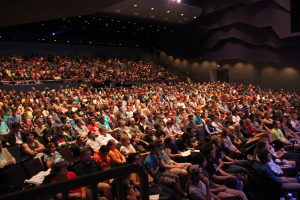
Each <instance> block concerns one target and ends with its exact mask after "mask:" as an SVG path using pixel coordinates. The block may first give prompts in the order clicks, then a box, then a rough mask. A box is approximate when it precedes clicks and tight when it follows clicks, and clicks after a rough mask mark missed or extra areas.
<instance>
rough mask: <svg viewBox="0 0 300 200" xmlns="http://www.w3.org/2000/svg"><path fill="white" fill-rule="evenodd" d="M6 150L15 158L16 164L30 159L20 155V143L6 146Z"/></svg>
mask: <svg viewBox="0 0 300 200" xmlns="http://www.w3.org/2000/svg"><path fill="white" fill-rule="evenodd" d="M7 150H8V151H9V153H10V154H11V155H12V156H13V157H14V158H15V159H16V164H18V163H21V162H24V161H26V160H29V159H30V158H29V157H28V156H24V155H22V153H21V147H20V145H14V146H12V147H8V148H7Z"/></svg>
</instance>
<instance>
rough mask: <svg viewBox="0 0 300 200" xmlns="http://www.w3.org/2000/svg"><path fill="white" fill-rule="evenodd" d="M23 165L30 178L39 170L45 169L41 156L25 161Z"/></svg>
mask: <svg viewBox="0 0 300 200" xmlns="http://www.w3.org/2000/svg"><path fill="white" fill-rule="evenodd" d="M23 166H24V169H25V172H26V174H27V177H28V178H31V177H33V176H34V175H36V174H38V173H39V172H41V171H43V170H45V169H44V166H43V164H42V161H41V160H40V159H39V158H35V159H32V160H29V161H26V162H24V163H23Z"/></svg>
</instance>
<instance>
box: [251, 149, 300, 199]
mask: <svg viewBox="0 0 300 200" xmlns="http://www.w3.org/2000/svg"><path fill="white" fill-rule="evenodd" d="M257 157H258V159H259V161H257V162H255V163H254V168H255V169H256V171H257V175H258V177H260V181H261V185H263V186H264V192H265V194H266V196H269V197H273V198H276V196H277V198H278V197H279V195H280V192H282V191H290V192H293V191H297V192H300V184H299V183H298V181H297V179H296V178H287V177H278V176H276V175H274V173H273V171H272V169H271V167H270V166H269V164H268V163H269V162H270V161H271V154H270V152H269V150H268V149H267V148H262V149H260V150H258V152H257Z"/></svg>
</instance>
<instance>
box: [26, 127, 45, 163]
mask: <svg viewBox="0 0 300 200" xmlns="http://www.w3.org/2000/svg"><path fill="white" fill-rule="evenodd" d="M24 135H25V137H26V141H25V142H24V143H23V144H22V146H21V148H22V151H23V153H24V154H26V155H28V156H29V157H31V158H34V157H40V156H42V155H43V152H44V151H45V147H44V145H43V144H41V143H40V142H39V141H38V140H36V139H35V138H34V134H33V133H32V132H31V131H26V132H24Z"/></svg>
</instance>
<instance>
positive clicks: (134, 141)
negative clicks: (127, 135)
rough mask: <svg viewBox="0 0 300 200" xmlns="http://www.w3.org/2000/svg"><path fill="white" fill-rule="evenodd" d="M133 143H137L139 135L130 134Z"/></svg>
mask: <svg viewBox="0 0 300 200" xmlns="http://www.w3.org/2000/svg"><path fill="white" fill-rule="evenodd" d="M131 139H132V142H133V143H139V141H140V137H139V135H137V134H134V135H132V137H131Z"/></svg>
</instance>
